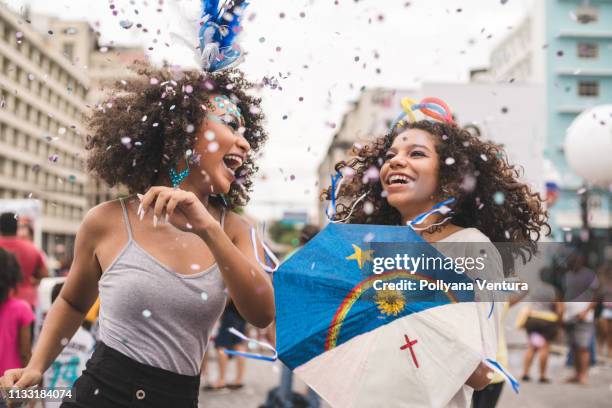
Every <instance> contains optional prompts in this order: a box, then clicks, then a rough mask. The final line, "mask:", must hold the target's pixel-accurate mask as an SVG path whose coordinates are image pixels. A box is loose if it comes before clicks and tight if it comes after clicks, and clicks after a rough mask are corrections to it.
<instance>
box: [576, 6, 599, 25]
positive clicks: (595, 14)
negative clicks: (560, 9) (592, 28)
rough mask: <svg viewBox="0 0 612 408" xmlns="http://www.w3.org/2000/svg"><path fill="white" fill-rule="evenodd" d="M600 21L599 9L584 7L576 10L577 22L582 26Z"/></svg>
mask: <svg viewBox="0 0 612 408" xmlns="http://www.w3.org/2000/svg"><path fill="white" fill-rule="evenodd" d="M598 19H599V9H598V8H597V7H593V6H589V5H582V6H578V8H577V9H576V21H578V22H579V23H580V24H590V23H596V22H597V20H598Z"/></svg>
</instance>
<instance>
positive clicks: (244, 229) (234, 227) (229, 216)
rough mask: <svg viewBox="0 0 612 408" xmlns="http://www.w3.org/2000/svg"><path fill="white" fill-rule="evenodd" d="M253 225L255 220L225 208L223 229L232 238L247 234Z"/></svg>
mask: <svg viewBox="0 0 612 408" xmlns="http://www.w3.org/2000/svg"><path fill="white" fill-rule="evenodd" d="M254 226H255V222H254V221H253V220H250V219H249V218H247V217H245V216H243V215H240V214H237V213H235V212H233V211H228V210H226V212H225V231H226V232H227V234H228V236H229V237H230V238H231V239H232V240H234V239H236V238H238V237H239V236H241V235H242V234H248V233H249V232H250V230H251V228H252V227H254Z"/></svg>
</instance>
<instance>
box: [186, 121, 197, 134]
mask: <svg viewBox="0 0 612 408" xmlns="http://www.w3.org/2000/svg"><path fill="white" fill-rule="evenodd" d="M194 129H195V126H193V125H192V124H191V123H190V124H188V125H187V127H186V128H185V131H186V132H187V133H193V131H194Z"/></svg>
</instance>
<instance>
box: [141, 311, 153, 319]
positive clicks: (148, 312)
mask: <svg viewBox="0 0 612 408" xmlns="http://www.w3.org/2000/svg"><path fill="white" fill-rule="evenodd" d="M151 314H152V313H151V311H150V310H149V309H145V310H143V311H142V315H143V316H144V317H146V318H147V319H148V318H149V317H151Z"/></svg>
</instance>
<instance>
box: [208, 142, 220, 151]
mask: <svg viewBox="0 0 612 408" xmlns="http://www.w3.org/2000/svg"><path fill="white" fill-rule="evenodd" d="M217 150H219V143H217V142H212V143H210V144H209V145H208V151H209V152H212V153H214V152H216V151H217Z"/></svg>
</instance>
